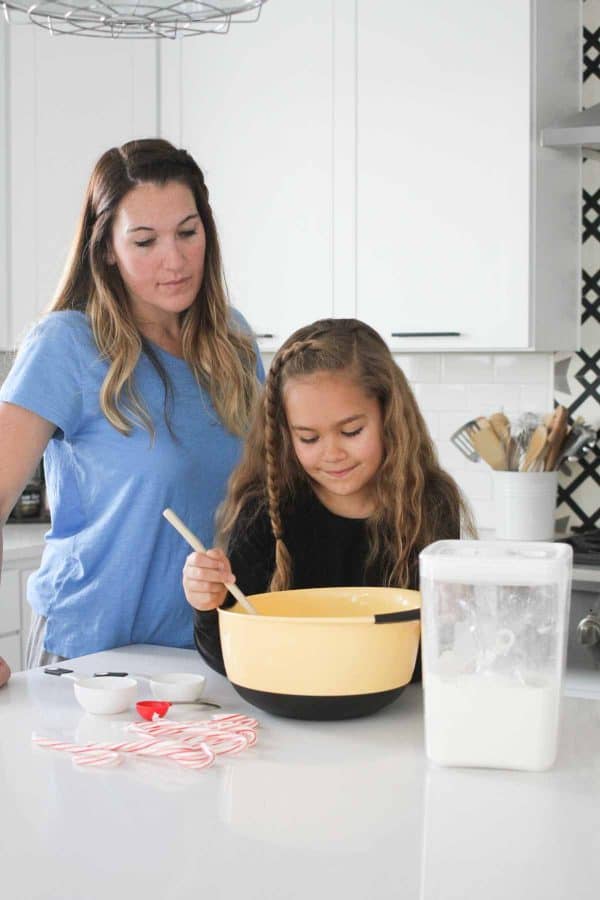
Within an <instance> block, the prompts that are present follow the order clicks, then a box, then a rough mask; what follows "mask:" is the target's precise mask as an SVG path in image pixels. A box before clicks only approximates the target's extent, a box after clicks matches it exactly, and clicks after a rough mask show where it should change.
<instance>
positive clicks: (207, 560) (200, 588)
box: [183, 550, 235, 610]
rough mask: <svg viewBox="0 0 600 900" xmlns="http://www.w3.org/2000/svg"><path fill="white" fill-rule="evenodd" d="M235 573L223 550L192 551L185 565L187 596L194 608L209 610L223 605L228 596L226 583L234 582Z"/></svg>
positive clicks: (184, 578) (184, 584)
mask: <svg viewBox="0 0 600 900" xmlns="http://www.w3.org/2000/svg"><path fill="white" fill-rule="evenodd" d="M234 581H235V575H233V573H232V571H231V566H230V564H229V560H228V559H227V557H226V556H225V554H224V553H223V551H222V550H208V551H207V552H206V553H190V555H189V556H188V557H187V559H186V561H185V566H184V567H183V590H184V591H185V598H186V600H187V602H188V603H189V604H190V606H193V607H194V609H199V610H208V609H216V608H217V606H221V604H222V603H223V601H224V600H225V597H226V596H227V588H226V587H225V584H232V583H233V582H234Z"/></svg>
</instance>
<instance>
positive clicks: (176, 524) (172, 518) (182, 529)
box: [163, 508, 258, 616]
mask: <svg viewBox="0 0 600 900" xmlns="http://www.w3.org/2000/svg"><path fill="white" fill-rule="evenodd" d="M163 516H164V517H165V519H166V520H167V522H169V524H170V525H172V526H173V528H174V529H175V530H176V531H178V532H179V534H180V535H181V536H182V537H183V538H185V540H186V541H187V542H188V544H189V545H190V547H191V548H192V550H199V551H200V553H206V548H205V547H204V544H203V543H202V541H201V540H200V538H198V537H196V535H195V534H194V532H193V531H190V529H189V528H188V527H187V525H185V524H184V523H183V522H182V521H181V519H180V518H179V516H178V515H177V513H174V512H173V510H172V509H169V508H167V509H163ZM223 583H224V584H225V582H223ZM225 587H226V588H227V590H228V591H229V593H230V594H233V596H234V597H235V599H236V600H237V601H238V603H240V604H241V605H242V606H243V607H244V609H245V610H246V612H248V613H251V615H253V616H257V615H258V613H257V611H256V610H255V609H254V607H253V606H252V604H251V603H250V601H249V600H248V598H247V597H246V596H245V594H243V593H242V592H241V591H240V589H239V587H238V586H237V585H236V584H225Z"/></svg>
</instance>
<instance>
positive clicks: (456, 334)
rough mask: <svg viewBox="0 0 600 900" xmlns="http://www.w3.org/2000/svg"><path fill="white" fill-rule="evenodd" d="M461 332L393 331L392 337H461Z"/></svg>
mask: <svg viewBox="0 0 600 900" xmlns="http://www.w3.org/2000/svg"><path fill="white" fill-rule="evenodd" d="M460 336H461V333H460V331H392V337H407V338H412V337H460Z"/></svg>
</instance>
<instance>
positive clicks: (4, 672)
mask: <svg viewBox="0 0 600 900" xmlns="http://www.w3.org/2000/svg"><path fill="white" fill-rule="evenodd" d="M9 678H10V669H9V668H8V663H6V662H5V661H4V660H3V659H2V657H1V656H0V687H2V685H3V684H6V682H7V681H8V679H9Z"/></svg>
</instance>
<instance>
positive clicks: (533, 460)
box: [521, 425, 548, 472]
mask: <svg viewBox="0 0 600 900" xmlns="http://www.w3.org/2000/svg"><path fill="white" fill-rule="evenodd" d="M547 443H548V429H547V428H546V426H545V425H538V426H537V428H535V429H534V431H533V434H532V435H531V440H530V441H529V445H528V447H527V450H526V451H525V457H524V458H523V461H522V463H521V472H533V471H535V470H536V469H537V465H538V463H539V462H541V461H542V460H543V458H544V456H545V454H546V447H547Z"/></svg>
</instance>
